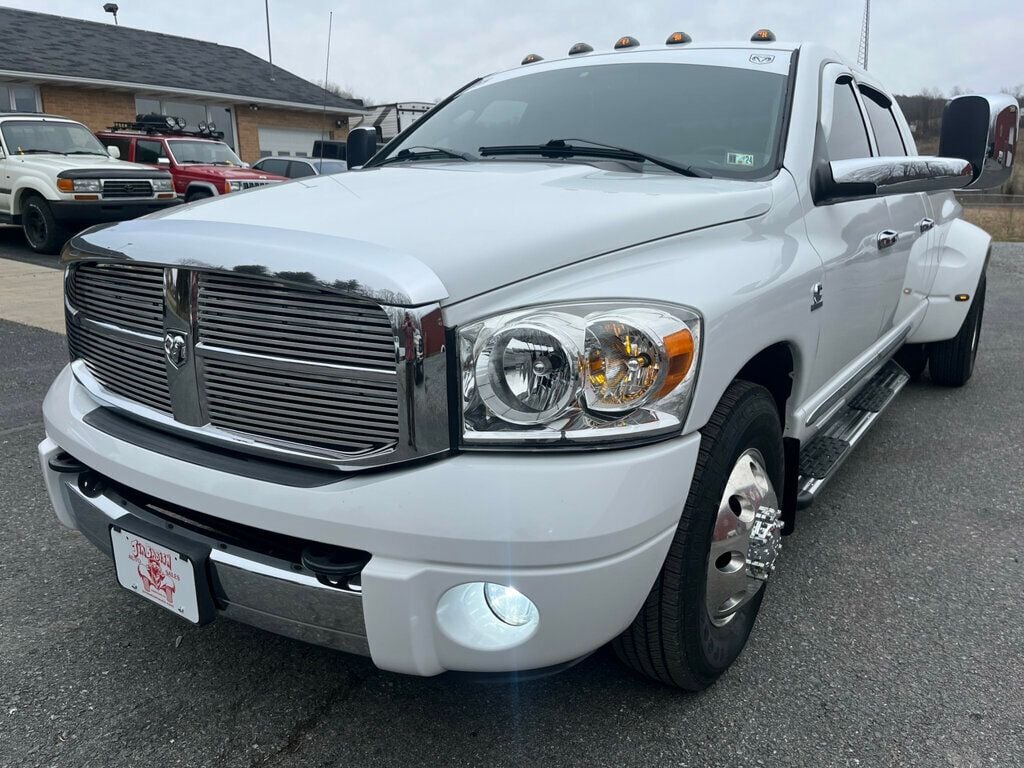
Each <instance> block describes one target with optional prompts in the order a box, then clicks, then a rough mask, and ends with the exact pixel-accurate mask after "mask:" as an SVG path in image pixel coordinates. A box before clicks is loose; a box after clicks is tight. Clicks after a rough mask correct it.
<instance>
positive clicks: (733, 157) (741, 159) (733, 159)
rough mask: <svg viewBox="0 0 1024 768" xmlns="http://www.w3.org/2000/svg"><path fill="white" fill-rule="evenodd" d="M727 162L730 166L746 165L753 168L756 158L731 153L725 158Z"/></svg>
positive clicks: (739, 153)
mask: <svg viewBox="0 0 1024 768" xmlns="http://www.w3.org/2000/svg"><path fill="white" fill-rule="evenodd" d="M725 162H727V163H728V164H729V165H746V166H748V167H750V168H753V167H754V156H753V155H747V154H743V153H741V152H730V153H728V154H727V155H726V156H725Z"/></svg>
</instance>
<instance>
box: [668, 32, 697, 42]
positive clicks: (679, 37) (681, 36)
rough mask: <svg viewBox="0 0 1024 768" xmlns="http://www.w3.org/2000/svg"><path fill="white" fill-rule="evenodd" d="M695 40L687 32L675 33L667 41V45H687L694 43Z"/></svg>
mask: <svg viewBox="0 0 1024 768" xmlns="http://www.w3.org/2000/svg"><path fill="white" fill-rule="evenodd" d="M692 42H693V38H692V37H690V36H689V35H688V34H686V33H685V32H673V33H672V34H671V35H669V36H668V40H666V41H665V45H685V44H686V43H692Z"/></svg>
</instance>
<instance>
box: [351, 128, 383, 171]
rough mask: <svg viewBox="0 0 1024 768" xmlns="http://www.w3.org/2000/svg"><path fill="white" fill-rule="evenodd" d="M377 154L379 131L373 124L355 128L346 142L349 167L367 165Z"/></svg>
mask: <svg viewBox="0 0 1024 768" xmlns="http://www.w3.org/2000/svg"><path fill="white" fill-rule="evenodd" d="M375 154H377V131H376V130H375V129H374V127H373V126H372V125H368V126H360V127H358V128H353V129H352V130H351V131H349V132H348V140H347V141H346V142H345V158H346V160H347V161H348V167H349V168H358V167H359V166H362V165H366V161H367V160H369V159H370V158H371V157H373V156H374V155H375Z"/></svg>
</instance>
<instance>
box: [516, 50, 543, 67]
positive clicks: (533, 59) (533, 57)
mask: <svg viewBox="0 0 1024 768" xmlns="http://www.w3.org/2000/svg"><path fill="white" fill-rule="evenodd" d="M538 61H544V57H543V56H541V55H539V54H536V53H528V54H526V56H525V57H523V60H522V61H521V62H520V64H536V63H537V62H538Z"/></svg>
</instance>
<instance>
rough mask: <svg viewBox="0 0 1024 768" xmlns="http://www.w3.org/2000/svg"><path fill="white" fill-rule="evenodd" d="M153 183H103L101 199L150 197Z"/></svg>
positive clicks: (126, 181)
mask: <svg viewBox="0 0 1024 768" xmlns="http://www.w3.org/2000/svg"><path fill="white" fill-rule="evenodd" d="M152 196H153V183H152V182H150V181H141V180H140V181H129V180H123V181H104V182H103V197H152Z"/></svg>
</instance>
